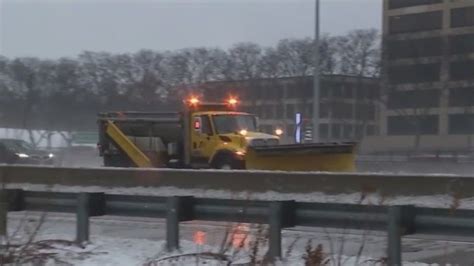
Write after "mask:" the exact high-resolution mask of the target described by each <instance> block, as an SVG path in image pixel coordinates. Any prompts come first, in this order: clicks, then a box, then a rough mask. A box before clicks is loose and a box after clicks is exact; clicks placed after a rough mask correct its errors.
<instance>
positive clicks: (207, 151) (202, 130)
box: [191, 115, 218, 163]
mask: <svg viewBox="0 0 474 266" xmlns="http://www.w3.org/2000/svg"><path fill="white" fill-rule="evenodd" d="M191 122H192V133H191V156H192V157H193V160H194V161H197V160H198V161H201V160H202V162H206V163H207V162H208V160H209V158H210V157H211V156H212V154H213V153H214V150H215V148H216V146H217V145H218V141H217V140H218V139H217V136H216V135H215V134H214V132H213V130H212V126H211V121H210V118H209V116H208V115H195V116H193V117H192V121H191Z"/></svg>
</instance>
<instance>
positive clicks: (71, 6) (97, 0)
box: [0, 0, 382, 58]
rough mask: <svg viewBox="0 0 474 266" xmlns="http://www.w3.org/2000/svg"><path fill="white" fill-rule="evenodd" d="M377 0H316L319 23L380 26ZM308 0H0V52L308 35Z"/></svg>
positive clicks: (339, 28) (215, 43)
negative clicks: (319, 12) (318, 9)
mask: <svg viewBox="0 0 474 266" xmlns="http://www.w3.org/2000/svg"><path fill="white" fill-rule="evenodd" d="M381 2H382V0H321V31H322V32H325V33H330V34H331V35H337V34H343V33H346V32H347V31H349V30H352V29H358V28H377V29H380V28H381V16H382V10H381V9H382V4H381ZM313 23H314V0H187V1H185V0H148V1H146V0H130V1H124V0H93V1H92V0H55V1H53V0H0V54H2V55H5V56H8V57H17V56H38V57H43V58H57V57H61V56H75V55H77V54H79V53H80V52H81V51H84V50H90V51H107V52H134V51H137V50H139V49H142V48H147V49H153V50H159V51H163V50H174V49H180V48H185V47H198V46H208V47H222V48H228V47H230V46H231V45H232V44H234V43H237V42H246V41H251V42H256V43H258V44H262V45H274V44H275V43H276V42H277V41H278V40H279V39H283V38H299V37H312V36H313V31H314V28H313Z"/></svg>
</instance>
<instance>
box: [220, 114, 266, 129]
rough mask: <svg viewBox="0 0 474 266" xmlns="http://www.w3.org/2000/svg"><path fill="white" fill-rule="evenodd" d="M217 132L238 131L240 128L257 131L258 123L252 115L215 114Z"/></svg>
mask: <svg viewBox="0 0 474 266" xmlns="http://www.w3.org/2000/svg"><path fill="white" fill-rule="evenodd" d="M212 119H213V121H214V126H215V127H216V131H217V134H226V133H236V132H239V131H240V130H243V129H245V130H248V131H256V130H257V125H256V122H255V118H254V116H252V115H229V114H225V115H213V116H212Z"/></svg>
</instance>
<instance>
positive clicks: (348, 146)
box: [245, 143, 355, 172]
mask: <svg viewBox="0 0 474 266" xmlns="http://www.w3.org/2000/svg"><path fill="white" fill-rule="evenodd" d="M354 150H355V143H328V144H325V143H324V144H319V143H315V144H294V145H277V146H262V147H249V148H248V151H247V155H246V156H245V166H246V169H256V170H281V171H328V172H351V171H355V154H354Z"/></svg>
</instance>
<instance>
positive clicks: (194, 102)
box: [188, 96, 199, 105]
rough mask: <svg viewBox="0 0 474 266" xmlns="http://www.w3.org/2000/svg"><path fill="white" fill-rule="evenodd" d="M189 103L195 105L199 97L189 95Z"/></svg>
mask: <svg viewBox="0 0 474 266" xmlns="http://www.w3.org/2000/svg"><path fill="white" fill-rule="evenodd" d="M188 102H189V104H190V105H197V104H198V103H199V99H198V98H197V97H195V96H191V98H189V100H188Z"/></svg>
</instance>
